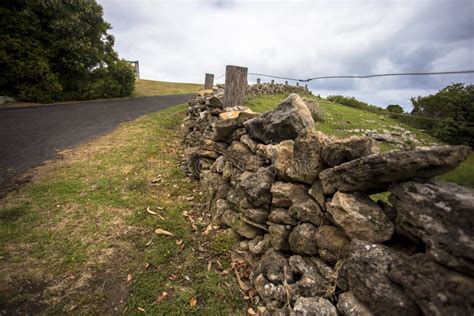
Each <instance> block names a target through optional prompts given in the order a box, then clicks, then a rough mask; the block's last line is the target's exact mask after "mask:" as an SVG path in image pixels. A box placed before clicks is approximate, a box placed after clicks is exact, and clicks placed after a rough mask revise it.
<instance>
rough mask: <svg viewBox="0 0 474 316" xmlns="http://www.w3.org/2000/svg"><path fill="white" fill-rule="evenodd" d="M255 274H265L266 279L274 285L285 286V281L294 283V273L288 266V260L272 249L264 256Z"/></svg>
mask: <svg viewBox="0 0 474 316" xmlns="http://www.w3.org/2000/svg"><path fill="white" fill-rule="evenodd" d="M254 272H255V274H256V275H258V274H263V275H264V276H265V278H266V279H267V280H268V281H270V282H271V283H274V284H283V283H284V281H285V280H286V282H288V283H293V273H292V272H291V269H290V267H289V265H288V260H287V259H286V258H285V257H284V256H283V255H282V254H281V253H279V252H277V251H275V250H274V249H272V248H270V249H269V250H267V252H266V253H265V254H264V255H263V256H262V259H261V260H260V263H259V265H258V266H257V267H256V269H255V271H254Z"/></svg>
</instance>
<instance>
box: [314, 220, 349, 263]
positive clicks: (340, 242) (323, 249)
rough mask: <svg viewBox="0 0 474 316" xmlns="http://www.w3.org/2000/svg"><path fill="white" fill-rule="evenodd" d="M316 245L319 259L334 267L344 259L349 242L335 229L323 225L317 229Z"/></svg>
mask: <svg viewBox="0 0 474 316" xmlns="http://www.w3.org/2000/svg"><path fill="white" fill-rule="evenodd" d="M316 244H317V246H318V252H319V255H320V256H321V259H323V260H324V262H327V263H329V264H332V265H334V264H335V263H336V262H337V261H338V260H340V259H342V258H344V257H346V255H347V248H348V245H349V240H348V239H347V237H346V236H345V235H344V233H343V232H342V231H341V230H340V229H338V228H337V227H334V226H327V225H324V226H321V227H319V228H318V231H317V233H316Z"/></svg>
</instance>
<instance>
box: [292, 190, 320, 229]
mask: <svg viewBox="0 0 474 316" xmlns="http://www.w3.org/2000/svg"><path fill="white" fill-rule="evenodd" d="M288 212H289V214H290V216H291V217H293V218H295V219H297V220H298V221H301V222H309V223H312V224H314V225H316V226H319V225H321V224H322V223H323V213H322V212H321V209H320V208H319V205H318V203H316V201H315V200H313V199H312V198H311V197H310V196H309V195H308V198H307V199H299V200H297V201H295V203H293V205H292V206H291V207H290V208H289V210H288Z"/></svg>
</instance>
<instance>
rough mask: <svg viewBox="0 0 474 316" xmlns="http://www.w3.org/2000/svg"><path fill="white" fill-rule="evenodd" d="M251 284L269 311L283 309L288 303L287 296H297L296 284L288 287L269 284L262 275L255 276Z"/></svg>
mask: <svg viewBox="0 0 474 316" xmlns="http://www.w3.org/2000/svg"><path fill="white" fill-rule="evenodd" d="M253 284H254V286H255V290H256V291H257V293H258V295H259V296H260V298H261V299H262V301H263V302H264V303H265V304H266V306H267V307H269V308H271V309H272V308H280V307H283V305H284V304H285V303H286V302H287V301H288V295H290V296H291V297H293V296H295V295H296V294H297V286H296V284H290V285H288V286H284V285H283V284H274V283H272V282H269V281H268V280H267V279H266V278H265V276H264V275H263V274H259V275H257V277H256V278H255V281H254V283H253Z"/></svg>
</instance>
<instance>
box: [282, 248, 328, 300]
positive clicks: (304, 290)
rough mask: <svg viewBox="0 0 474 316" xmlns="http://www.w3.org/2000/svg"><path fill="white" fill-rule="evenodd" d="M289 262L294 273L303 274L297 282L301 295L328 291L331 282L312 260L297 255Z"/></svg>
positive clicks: (320, 293)
mask: <svg viewBox="0 0 474 316" xmlns="http://www.w3.org/2000/svg"><path fill="white" fill-rule="evenodd" d="M288 262H289V264H290V269H291V271H292V272H293V274H294V275H301V278H300V279H299V280H298V281H297V282H296V285H297V286H298V291H299V294H300V295H301V296H304V297H310V296H318V295H319V296H321V295H323V294H324V293H326V291H327V289H328V287H329V283H328V282H327V280H326V279H325V278H324V277H322V276H321V275H320V274H319V272H318V270H317V269H316V267H315V266H314V265H313V264H312V263H310V261H306V260H305V259H304V258H303V257H301V256H299V255H295V256H291V257H290V258H289V259H288Z"/></svg>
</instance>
